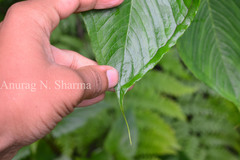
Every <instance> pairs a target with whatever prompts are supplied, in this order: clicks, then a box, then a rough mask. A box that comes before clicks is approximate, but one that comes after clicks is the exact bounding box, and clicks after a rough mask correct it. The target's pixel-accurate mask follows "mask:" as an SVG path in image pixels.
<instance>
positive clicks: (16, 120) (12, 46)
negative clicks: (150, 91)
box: [0, 0, 123, 160]
mask: <svg viewBox="0 0 240 160" xmlns="http://www.w3.org/2000/svg"><path fill="white" fill-rule="evenodd" d="M122 1H123V0H51V1H49V0H29V1H24V2H20V3H16V4H15V5H13V6H12V7H11V8H10V9H9V11H8V13H7V15H6V17H5V19H4V21H3V22H1V23H0V75H1V76H0V126H1V127H0V159H4V160H5V159H11V158H12V157H13V156H14V155H15V154H16V152H17V151H18V150H19V149H20V148H21V147H22V146H25V145H28V144H31V143H33V142H34V141H36V140H38V139H40V138H42V137H44V136H45V135H46V134H48V133H49V132H50V131H51V130H52V129H53V128H54V127H55V126H56V124H57V123H58V122H59V121H61V120H62V118H63V117H64V116H66V115H68V114H69V113H71V112H72V111H73V109H74V108H75V107H78V106H87V105H91V104H94V103H97V102H99V101H101V100H102V99H103V98H104V93H105V91H106V90H108V89H111V88H113V87H114V86H115V85H116V84H117V82H118V73H117V71H116V70H115V69H114V68H112V67H110V66H99V65H97V63H96V62H94V61H92V60H89V59H87V58H85V57H83V56H81V55H80V54H78V53H75V52H73V51H67V50H60V49H58V48H55V47H54V46H52V45H51V44H50V42H49V38H50V35H51V32H52V31H53V30H54V28H55V27H56V26H57V25H58V23H59V21H60V19H64V18H66V17H68V16H69V15H71V14H72V13H74V12H81V11H86V10H90V9H103V8H110V7H115V6H117V5H119V4H120V3H122ZM62 85H63V86H62ZM68 86H69V87H68ZM71 86H74V87H71Z"/></svg>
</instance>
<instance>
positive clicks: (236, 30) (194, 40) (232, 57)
mask: <svg viewBox="0 0 240 160" xmlns="http://www.w3.org/2000/svg"><path fill="white" fill-rule="evenodd" d="M239 20H240V3H239V1H238V0H227V1H226V0H203V1H202V3H201V5H200V9H199V13H198V15H197V16H196V18H195V20H194V21H193V24H192V26H191V27H190V28H189V30H188V31H187V32H186V34H184V36H183V37H182V38H181V40H180V41H179V43H178V49H179V51H180V55H181V58H182V59H183V61H184V62H185V63H186V65H187V66H188V67H189V69H190V70H191V71H192V72H193V73H194V74H195V76H196V77H197V78H199V79H200V80H202V81H204V82H205V83H206V84H208V85H209V86H211V87H212V88H214V89H215V90H216V91H217V92H218V93H220V94H221V95H222V96H224V97H226V98H227V99H229V100H231V101H232V102H234V103H235V104H236V105H238V106H240V85H239V84H240V83H239V82H240V63H239V62H240V45H239V44H240V36H239V35H240V27H239V26H240V21H239Z"/></svg>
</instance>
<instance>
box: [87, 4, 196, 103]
mask: <svg viewBox="0 0 240 160" xmlns="http://www.w3.org/2000/svg"><path fill="white" fill-rule="evenodd" d="M198 4H199V0H125V1H124V3H123V4H122V5H121V6H119V7H117V8H114V9H110V10H101V11H96V10H95V11H90V12H86V13H83V19H84V21H85V24H86V27H87V30H88V33H89V36H90V39H91V41H92V47H93V51H94V53H95V55H96V58H97V61H98V62H99V63H100V64H101V65H110V66H113V67H115V68H116V69H117V70H118V71H119V74H120V75H119V76H120V81H119V84H118V86H117V87H116V93H117V96H118V98H119V102H120V104H121V105H122V100H123V96H124V95H125V93H126V92H127V90H128V89H129V88H130V87H131V86H132V85H133V84H134V83H135V82H136V81H138V80H140V79H141V78H142V77H143V76H144V74H145V73H146V72H147V71H149V70H150V69H152V68H153V67H154V66H155V65H156V64H157V63H158V62H159V61H160V59H161V58H162V56H163V55H164V54H165V53H166V52H167V51H168V50H169V49H170V48H171V47H172V46H173V45H175V43H176V41H177V39H178V38H179V37H180V36H181V35H182V34H183V33H184V31H185V30H186V29H187V28H188V26H189V25H190V23H191V21H192V19H193V18H194V16H195V14H196V11H197V8H198Z"/></svg>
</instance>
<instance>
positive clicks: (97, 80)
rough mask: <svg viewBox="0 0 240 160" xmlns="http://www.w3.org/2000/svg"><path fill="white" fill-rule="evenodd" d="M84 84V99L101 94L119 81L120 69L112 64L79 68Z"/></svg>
mask: <svg viewBox="0 0 240 160" xmlns="http://www.w3.org/2000/svg"><path fill="white" fill-rule="evenodd" d="M77 73H78V75H79V76H80V78H81V79H82V81H83V84H84V93H83V97H82V100H84V99H92V98H95V97H98V96H100V95H101V94H103V93H104V92H106V91H107V90H108V89H110V88H113V87H114V86H116V85H117V83H118V71H117V70H116V69H114V68H112V67H110V66H99V65H94V66H86V67H81V68H79V69H78V70H77Z"/></svg>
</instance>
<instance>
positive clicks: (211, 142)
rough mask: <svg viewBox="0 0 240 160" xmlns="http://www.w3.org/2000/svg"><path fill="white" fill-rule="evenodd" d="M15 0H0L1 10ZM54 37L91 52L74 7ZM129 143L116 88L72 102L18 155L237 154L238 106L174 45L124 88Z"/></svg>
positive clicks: (186, 158) (139, 159)
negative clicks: (100, 97)
mask: <svg viewBox="0 0 240 160" xmlns="http://www.w3.org/2000/svg"><path fill="white" fill-rule="evenodd" d="M11 3H13V1H2V2H1V1H0V4H1V5H0V6H1V7H0V18H1V17H2V18H1V19H3V17H4V14H5V12H6V10H7V8H8V7H9V5H10V4H11ZM51 42H52V44H54V45H55V46H57V47H59V48H63V49H71V50H75V51H77V52H79V53H81V54H82V55H84V56H86V57H89V58H91V59H94V55H93V53H92V49H91V46H90V43H89V38H88V36H87V35H86V31H85V28H84V26H83V23H82V20H81V18H80V17H79V16H78V15H73V16H71V17H69V18H68V19H67V20H64V21H62V22H61V24H60V25H59V27H58V28H57V29H56V30H55V31H54V33H53V35H52V38H51ZM124 105H125V109H126V117H127V119H128V122H129V125H130V129H131V133H132V138H133V145H132V146H130V144H129V140H128V133H127V128H126V125H125V122H124V120H123V117H122V115H121V111H120V110H119V107H118V103H117V99H116V97H115V94H114V93H108V94H107V96H106V99H105V100H104V101H103V102H101V103H99V104H96V105H94V106H91V107H87V108H79V109H76V110H75V111H74V112H73V113H72V114H71V115H69V116H68V117H66V118H65V119H64V120H63V121H62V122H61V123H59V125H58V126H57V127H56V128H55V130H54V131H53V132H51V133H50V134H49V135H48V136H46V137H45V138H44V139H42V140H40V141H38V142H36V143H34V144H32V145H30V146H26V147H25V148H23V149H22V150H20V151H19V153H18V155H17V156H16V157H15V158H14V159H15V160H20V159H21V160H42V159H44V160H71V159H73V160H238V159H239V157H240V134H239V131H240V130H239V127H240V116H239V112H238V110H237V109H236V107H235V106H234V105H233V104H232V103H231V102H229V101H227V100H224V99H223V98H221V97H219V96H218V95H217V94H216V93H215V92H214V91H212V90H210V89H209V88H208V87H206V86H205V85H204V84H203V83H201V82H199V81H198V80H196V79H195V78H194V77H193V76H192V74H191V73H190V72H189V71H188V70H187V69H186V67H185V66H184V65H183V63H182V61H181V60H180V59H179V56H178V52H177V50H176V49H175V48H174V49H172V50H171V51H170V53H168V54H167V55H166V56H165V57H164V58H163V60H162V61H161V62H160V63H159V64H158V65H157V66H156V67H155V68H154V70H153V71H150V72H149V73H148V74H147V75H146V77H144V78H143V80H141V81H140V82H139V83H137V84H136V86H135V87H134V89H133V90H132V91H130V92H129V93H128V94H127V95H126V99H125V104H124Z"/></svg>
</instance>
